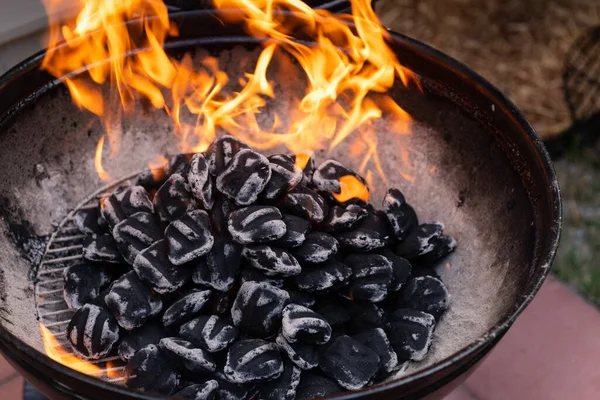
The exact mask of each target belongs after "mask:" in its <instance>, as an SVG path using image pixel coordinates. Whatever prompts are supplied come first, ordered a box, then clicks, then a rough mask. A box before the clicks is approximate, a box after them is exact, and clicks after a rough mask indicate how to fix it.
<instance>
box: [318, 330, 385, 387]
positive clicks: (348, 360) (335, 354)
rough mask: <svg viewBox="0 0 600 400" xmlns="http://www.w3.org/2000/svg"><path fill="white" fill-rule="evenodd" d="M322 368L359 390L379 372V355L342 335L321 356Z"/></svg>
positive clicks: (346, 384) (345, 385)
mask: <svg viewBox="0 0 600 400" xmlns="http://www.w3.org/2000/svg"><path fill="white" fill-rule="evenodd" d="M319 366H320V367H321V370H323V372H324V373H325V374H326V375H327V376H329V377H330V378H331V379H333V380H335V381H336V382H337V383H338V384H339V385H340V386H342V387H343V388H346V389H348V390H359V389H361V388H363V387H364V386H365V385H367V384H368V383H369V382H370V381H371V380H372V379H373V377H374V376H375V374H376V373H377V370H378V368H379V356H378V355H377V353H375V352H374V351H373V350H371V349H370V348H368V347H367V346H365V345H363V344H362V343H360V342H359V341H357V340H355V339H352V338H351V337H349V336H340V337H338V338H336V339H335V340H334V341H333V343H331V344H330V345H329V346H327V347H326V348H325V349H324V350H323V352H321V354H320V356H319Z"/></svg>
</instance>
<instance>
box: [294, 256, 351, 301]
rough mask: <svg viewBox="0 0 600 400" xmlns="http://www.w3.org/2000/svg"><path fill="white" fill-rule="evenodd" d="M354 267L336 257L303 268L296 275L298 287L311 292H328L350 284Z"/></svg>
mask: <svg viewBox="0 0 600 400" xmlns="http://www.w3.org/2000/svg"><path fill="white" fill-rule="evenodd" d="M351 276H352V269H351V268H350V267H348V266H347V265H346V264H343V263H341V262H339V261H337V260H335V259H332V260H329V261H326V262H324V263H321V264H314V265H313V266H311V267H306V268H303V269H302V272H301V273H300V274H299V275H296V276H295V277H294V282H295V284H296V287H297V288H298V289H299V290H301V291H304V292H309V293H315V294H318V293H326V292H331V291H334V290H337V289H340V288H342V287H344V286H346V285H347V284H348V282H349V281H350V277H351Z"/></svg>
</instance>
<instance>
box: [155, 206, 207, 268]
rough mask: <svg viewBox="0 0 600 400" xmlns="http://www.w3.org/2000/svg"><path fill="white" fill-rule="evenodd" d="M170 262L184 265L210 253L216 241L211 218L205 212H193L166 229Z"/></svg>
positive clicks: (189, 212)
mask: <svg viewBox="0 0 600 400" xmlns="http://www.w3.org/2000/svg"><path fill="white" fill-rule="evenodd" d="M165 239H166V240H167V243H168V244H169V260H170V261H171V263H173V264H175V265H182V264H185V263H188V262H190V261H192V260H195V259H196V258H198V257H201V256H203V255H205V254H206V253H208V252H209V251H210V249H211V248H212V246H213V244H214V242H215V239H214V237H213V234H212V232H211V228H210V218H209V216H208V214H207V213H206V211H204V210H192V211H188V212H187V213H185V214H184V215H183V216H181V217H180V218H179V219H176V220H175V221H173V222H171V223H170V224H169V226H167V229H165Z"/></svg>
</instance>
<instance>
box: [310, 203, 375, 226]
mask: <svg viewBox="0 0 600 400" xmlns="http://www.w3.org/2000/svg"><path fill="white" fill-rule="evenodd" d="M368 214H369V212H368V211H367V209H366V208H364V207H361V206H359V205H357V204H350V205H348V206H346V207H344V206H338V205H336V206H333V207H331V208H330V209H329V214H327V217H326V218H325V219H324V220H323V221H322V222H321V223H320V224H319V225H318V228H319V230H320V231H323V232H327V233H342V232H347V231H349V230H351V229H352V228H353V227H354V226H355V225H356V224H357V223H358V222H359V221H360V220H362V219H363V218H365V217H366V216H367V215H368Z"/></svg>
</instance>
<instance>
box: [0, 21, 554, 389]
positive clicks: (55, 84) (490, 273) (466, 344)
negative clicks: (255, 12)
mask: <svg viewBox="0 0 600 400" xmlns="http://www.w3.org/2000/svg"><path fill="white" fill-rule="evenodd" d="M222 12H225V11H222ZM226 12H228V13H236V10H228V11H226ZM171 18H172V20H173V21H175V22H176V23H177V24H178V26H179V29H180V35H179V37H177V38H175V39H173V40H171V41H169V42H168V43H167V45H166V47H167V48H168V50H169V51H170V52H172V53H173V54H179V53H181V52H183V51H189V50H192V49H205V50H208V51H209V52H210V53H211V54H214V55H217V56H219V55H224V54H226V55H227V56H228V57H232V59H233V60H235V57H236V55H237V54H238V53H241V54H247V53H248V52H251V51H252V49H253V48H254V47H256V46H257V45H259V43H260V41H259V40H258V39H255V38H251V37H248V36H247V35H246V34H245V33H244V31H243V30H242V29H241V27H239V26H236V25H223V24H221V23H220V21H219V20H218V19H217V18H215V15H214V13H213V12H211V11H210V10H188V11H180V12H174V13H172V15H171ZM391 38H392V40H391V43H390V46H391V48H392V49H393V51H394V52H395V53H396V54H397V56H398V58H399V59H400V60H401V62H402V63H403V65H405V66H406V67H408V68H409V69H411V70H413V71H414V72H415V73H416V74H417V75H418V76H419V78H420V82H421V86H422V91H421V90H420V89H419V88H417V87H416V86H409V87H408V88H403V87H402V88H396V89H395V90H394V93H392V95H393V96H394V97H396V98H402V102H401V103H402V106H403V107H404V108H405V109H406V110H407V111H408V112H409V114H410V115H411V116H412V117H413V118H414V120H415V122H416V123H415V127H414V129H413V134H412V136H411V138H410V148H411V155H412V156H411V163H412V164H413V167H414V169H413V179H412V182H407V181H406V180H405V179H404V178H403V177H402V175H401V174H398V173H397V172H396V173H394V171H397V166H398V164H399V163H400V158H401V157H400V154H398V153H397V152H396V149H397V146H396V143H395V140H396V139H394V138H395V137H394V136H393V135H388V136H384V137H387V138H388V139H382V140H384V141H385V140H388V142H384V144H387V146H385V145H384V146H381V147H382V148H383V149H384V150H383V151H382V153H381V154H380V157H381V158H382V162H383V168H384V169H385V170H386V172H387V175H388V177H389V179H390V186H398V187H401V188H402V190H403V191H404V193H405V194H406V196H407V198H408V199H409V201H410V202H411V204H413V205H414V206H415V209H416V211H417V212H418V214H419V215H420V216H423V218H424V219H426V220H443V221H445V222H446V226H447V227H448V230H449V232H450V233H451V234H452V235H453V237H455V238H456V239H457V241H458V243H459V247H458V249H457V250H456V252H455V253H454V254H453V255H452V256H451V257H450V258H449V259H448V260H447V261H448V262H447V264H444V265H441V266H440V267H439V273H440V275H441V276H442V278H443V280H444V282H445V283H446V284H447V285H448V287H449V290H450V292H451V293H452V294H453V301H452V307H451V308H450V310H449V311H448V312H447V315H445V316H444V318H443V319H442V321H441V323H440V325H439V327H438V329H437V333H436V335H437V336H438V338H437V339H436V340H437V342H436V344H435V345H434V347H433V348H432V350H431V352H430V354H429V356H428V358H427V359H426V360H425V361H424V362H422V363H420V364H415V365H411V366H409V367H408V368H407V369H406V370H405V371H404V372H403V373H402V374H401V376H399V377H397V378H395V379H392V380H390V381H388V382H385V383H381V384H377V385H375V386H372V387H369V388H366V389H365V390H362V391H358V392H355V393H341V394H340V395H339V396H336V398H344V399H351V398H365V399H366V398H373V399H376V398H392V397H393V398H404V397H405V398H420V397H425V396H431V397H430V398H440V397H442V396H444V395H445V394H447V393H449V392H450V391H451V390H452V389H453V388H454V387H456V386H457V385H458V384H459V383H460V382H461V381H462V380H464V379H465V378H466V375H467V372H468V371H469V370H471V369H472V368H473V367H474V366H475V365H476V364H477V363H478V362H479V361H480V360H481V359H482V358H483V357H484V356H485V355H486V354H487V353H488V352H489V351H490V350H491V349H492V348H493V347H494V345H495V344H496V343H497V342H498V341H499V340H500V339H501V337H502V336H503V335H504V334H505V333H506V331H507V330H508V328H509V327H510V326H511V325H512V323H513V322H514V320H515V319H516V318H517V316H518V315H519V314H520V313H521V312H522V311H523V309H524V308H525V307H526V306H527V305H528V304H529V302H530V301H531V299H532V298H533V296H534V295H535V293H536V292H537V290H538V289H539V287H540V286H541V284H542V283H543V280H544V278H545V277H546V275H547V274H548V271H549V268H550V265H551V263H552V261H553V258H554V253H555V251H556V247H557V243H558V239H559V233H560V227H561V205H560V194H559V188H558V184H557V182H556V177H555V174H554V170H553V168H552V165H551V162H550V159H549V157H548V154H547V153H546V150H545V149H544V147H543V145H542V143H541V141H540V139H539V138H538V136H537V135H536V133H535V131H534V129H533V128H532V127H531V126H530V125H529V124H528V123H527V121H526V120H525V118H524V117H523V115H522V114H521V113H520V112H519V111H518V110H517V109H516V108H515V107H514V105H513V104H512V103H511V102H510V101H509V100H508V99H506V98H505V97H504V96H503V95H502V94H501V93H500V92H499V91H498V90H497V89H495V88H494V87H493V86H491V85H490V84H489V83H487V82H486V81H485V80H484V79H483V78H481V77H480V76H478V75H477V74H476V73H474V72H473V71H471V70H469V69H468V68H467V67H465V66H463V65H461V64H460V63H458V62H457V61H455V60H453V59H451V58H449V57H447V56H445V55H443V54H441V53H439V52H437V51H436V50H434V49H432V48H429V47H427V46H426V45H424V44H422V43H419V42H416V41H414V40H412V39H410V38H408V37H405V36H402V35H398V34H392V36H391ZM240 46H241V47H240ZM42 58H43V53H42V54H38V55H35V56H33V57H31V58H30V59H28V60H26V61H24V62H22V63H21V64H19V65H18V66H16V67H15V68H13V69H12V70H11V71H9V72H8V73H7V74H6V75H5V76H4V77H2V78H1V79H0V149H1V154H2V157H0V178H1V179H0V182H1V183H0V187H1V188H2V189H3V190H2V194H1V195H0V204H1V207H0V217H1V218H0V226H1V230H2V235H1V237H0V258H1V259H2V260H3V263H2V266H1V267H0V295H1V296H2V299H3V307H2V309H1V310H0V315H1V319H0V350H1V351H2V352H3V353H4V354H5V355H6V357H7V358H8V359H9V360H10V361H11V363H12V364H13V365H14V366H15V368H16V369H17V370H18V371H19V372H21V373H22V374H23V375H24V376H25V377H26V379H28V380H29V381H31V382H32V383H33V384H34V385H35V386H37V387H38V388H39V389H40V390H41V391H42V392H43V393H44V394H46V395H47V396H49V397H50V398H53V399H67V398H82V399H104V398H108V397H109V396H110V398H114V399H131V398H139V399H155V398H160V397H155V396H151V395H147V394H141V393H137V392H133V391H130V390H128V389H126V388H125V387H123V386H120V385H119V383H121V382H119V379H112V378H111V377H110V376H111V375H112V374H111V372H118V371H119V369H120V368H122V365H121V364H119V362H118V360H117V359H116V358H114V357H112V358H106V359H103V360H101V361H100V362H99V363H98V365H99V366H100V367H101V368H102V369H103V370H104V373H105V374H106V375H107V376H106V377H105V378H104V379H99V378H95V377H92V376H88V375H85V374H82V373H79V372H75V371H73V370H71V369H69V368H67V367H65V366H62V365H60V364H58V363H56V362H54V361H53V360H51V359H50V358H49V357H47V356H46V354H45V351H44V347H43V344H42V340H41V334H40V331H39V326H38V319H39V320H40V321H41V322H43V324H44V325H45V326H46V327H47V328H48V329H49V330H50V331H51V332H52V333H54V334H55V336H56V339H57V340H58V341H59V342H60V341H61V340H62V341H63V342H64V331H65V328H66V324H67V323H68V321H69V317H70V314H69V313H70V311H68V310H67V308H66V305H65V303H64V301H63V299H62V286H61V285H62V277H61V273H62V270H63V269H64V268H65V267H66V266H68V265H70V263H73V262H76V260H77V259H78V258H79V257H80V249H81V240H82V239H83V237H82V236H81V235H79V234H78V232H77V230H76V229H75V228H74V225H73V221H72V216H73V214H74V212H76V211H77V210H79V209H81V208H83V207H86V206H89V204H91V202H92V201H94V200H97V198H98V196H99V195H100V194H101V193H103V192H104V191H106V190H108V189H110V188H112V187H115V186H116V185H119V184H120V183H123V182H126V181H127V180H128V179H130V178H131V177H132V176H134V175H135V174H137V173H138V172H139V171H140V170H141V169H142V168H143V167H144V165H145V164H146V163H147V162H148V161H149V160H148V157H150V156H152V155H153V154H155V152H153V150H155V149H157V148H160V149H161V150H163V149H164V151H166V152H169V151H171V152H172V153H173V152H175V149H174V144H173V143H172V141H171V140H170V137H171V136H170V135H171V132H170V130H171V129H172V128H171V127H170V126H169V120H168V119H167V117H166V116H165V115H164V113H161V112H159V111H150V110H147V109H146V110H142V111H140V113H138V114H137V115H136V116H135V119H130V120H125V121H124V123H125V126H126V130H127V131H128V134H127V136H126V138H125V139H124V141H123V143H122V150H121V151H122V152H123V153H124V154H128V155H129V157H127V158H126V159H120V160H118V161H114V163H115V164H114V165H112V167H113V169H115V166H116V167H118V168H116V169H118V170H119V171H120V174H121V175H120V177H119V178H117V179H115V180H114V181H113V182H111V183H110V184H109V185H108V186H104V185H103V184H101V183H100V181H99V180H98V178H97V175H96V171H95V169H94V165H93V160H92V159H91V157H90V155H91V154H93V153H94V148H95V145H96V143H97V141H98V138H99V137H100V136H101V135H102V133H103V132H102V128H101V126H100V125H99V124H98V123H96V122H94V119H93V118H92V115H91V114H89V113H87V112H83V111H81V110H79V109H77V108H76V107H75V106H74V105H73V104H72V103H71V100H70V98H69V96H68V94H67V92H66V90H65V89H64V88H63V87H62V86H61V84H60V82H59V81H57V80H56V79H54V78H52V77H51V76H50V75H48V74H47V73H45V72H42V71H40V69H39V66H40V63H41V60H42ZM232 64H235V63H232ZM232 67H235V65H234V66H232ZM381 129H382V130H385V129H386V127H385V123H383V124H382V125H381ZM347 151H348V148H347V145H346V144H342V145H340V147H339V148H337V149H336V150H335V152H334V154H332V156H333V157H336V156H337V157H340V158H342V157H343V155H344V154H345V153H346V152H347ZM345 162H347V163H348V164H349V166H351V167H354V166H355V165H353V162H355V163H358V162H359V160H356V161H353V160H347V157H346V159H345ZM373 189H374V190H373V193H374V197H375V198H379V199H380V198H381V194H382V191H383V190H384V188H383V186H381V187H378V185H377V184H376V185H375V187H374V188H373ZM378 196H379V197H378ZM61 335H62V338H61ZM107 363H108V364H107ZM107 369H108V370H107Z"/></svg>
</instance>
